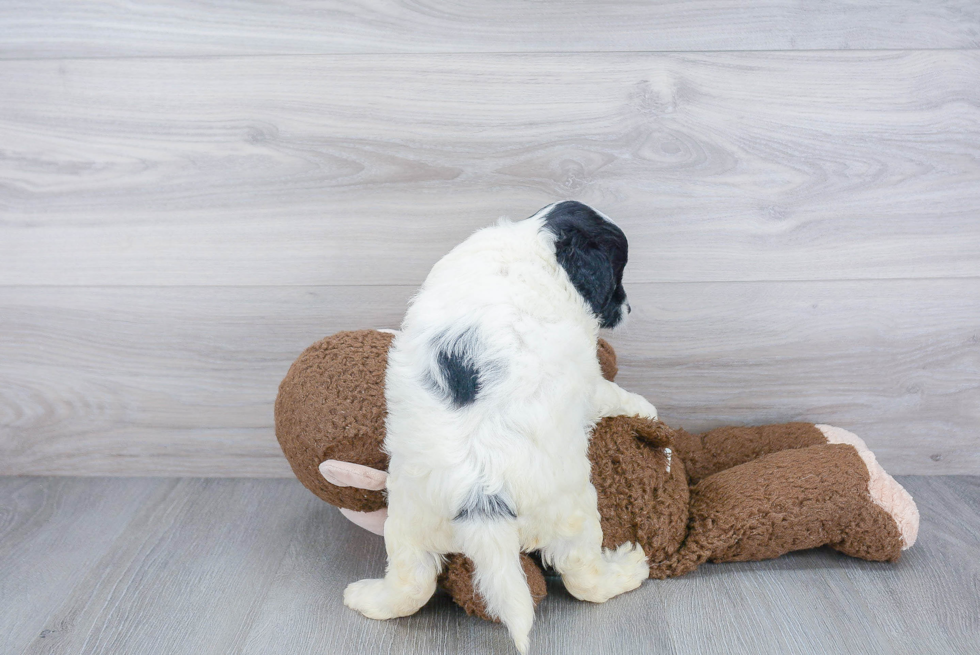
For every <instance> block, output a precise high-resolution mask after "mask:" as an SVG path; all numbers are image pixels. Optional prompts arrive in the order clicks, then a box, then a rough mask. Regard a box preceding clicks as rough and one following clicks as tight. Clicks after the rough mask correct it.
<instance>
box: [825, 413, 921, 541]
mask: <svg viewBox="0 0 980 655" xmlns="http://www.w3.org/2000/svg"><path fill="white" fill-rule="evenodd" d="M816 427H817V429H818V430H820V431H821V432H823V434H824V436H825V437H826V438H827V443H832V444H837V443H843V444H848V445H850V446H853V447H854V449H855V450H857V451H858V455H860V456H861V459H862V460H864V463H865V465H866V466H867V467H868V475H869V480H868V493H869V494H870V495H871V500H873V501H874V504H875V505H877V506H878V507H880V508H881V509H883V510H885V511H886V512H888V514H889V515H890V516H891V517H892V519H894V521H895V524H896V525H897V526H898V531H899V533H900V534H901V537H902V550H907V549H909V548H911V547H912V545H913V544H914V543H915V539H916V537H917V536H918V534H919V510H918V508H917V507H916V506H915V501H914V500H912V496H911V495H909V492H907V491H906V490H905V488H904V487H902V485H900V484H899V483H898V482H896V481H895V478H893V477H892V476H890V475H888V473H887V472H886V471H885V469H883V468H881V464H879V463H878V461H877V459H875V456H874V453H873V452H871V450H870V449H869V448H868V446H867V444H865V443H864V441H863V440H862V439H861V438H860V437H858V436H857V435H856V434H854V433H853V432H848V431H847V430H845V429H843V428H838V427H834V426H832V425H817V426H816Z"/></svg>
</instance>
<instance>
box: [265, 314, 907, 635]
mask: <svg viewBox="0 0 980 655" xmlns="http://www.w3.org/2000/svg"><path fill="white" fill-rule="evenodd" d="M392 338H393V333H392V332H390V331H377V330H361V331H356V332H340V333H338V334H335V335H333V336H331V337H327V338H326V339H323V340H321V341H319V342H317V343H315V344H313V345H312V346H310V347H309V348H307V349H306V351H304V352H303V354H301V355H300V356H299V358H298V359H297V360H296V361H295V362H294V363H293V365H292V367H291V368H290V369H289V372H288V373H287V375H286V378H285V379H284V380H283V381H282V384H281V385H280V387H279V395H278V397H277V398H276V408H275V413H276V417H275V418H276V436H277V437H278V439H279V443H280V445H281V446H282V450H283V453H285V455H286V458H287V459H288V460H289V463H290V465H291V466H292V469H293V472H294V473H295V474H296V477H297V478H299V480H300V481H301V482H302V483H303V485H305V486H306V487H307V488H308V489H309V490H310V491H312V492H313V493H314V494H316V495H317V496H319V497H320V498H322V499H323V500H325V501H327V502H328V503H330V504H331V505H335V506H336V507H338V508H340V511H341V512H342V513H343V514H344V515H345V516H346V517H347V518H349V519H350V520H352V521H353V522H354V523H356V524H358V525H360V526H362V527H364V528H366V529H368V530H371V531H372V532H375V533H377V534H382V533H383V525H384V519H385V498H384V493H383V490H384V487H385V478H386V475H387V474H386V473H385V470H386V468H387V464H388V462H387V456H386V455H385V453H384V451H383V450H382V443H383V441H384V434H385V426H384V418H385V401H384V376H385V367H386V364H387V353H388V347H389V345H390V344H391V340H392ZM597 356H598V358H599V362H600V364H601V366H602V371H603V375H604V376H605V377H606V378H607V379H609V380H612V379H613V378H614V377H615V375H616V372H617V367H616V353H615V351H614V350H613V349H612V347H611V346H610V345H609V344H608V343H606V342H605V341H603V340H602V339H600V340H599V347H598V353H597ZM589 459H590V461H591V462H592V484H593V485H594V486H595V488H596V492H597V493H598V498H599V514H600V516H601V523H602V531H603V546H604V547H606V548H616V547H617V546H619V545H620V544H622V543H624V542H627V541H630V542H634V543H637V544H639V545H640V546H641V547H642V548H643V552H644V553H645V554H646V556H647V560H648V562H649V564H650V577H651V578H657V579H662V578H667V577H670V576H677V575H683V574H685V573H688V572H690V571H693V570H694V569H696V568H697V567H698V566H699V565H700V564H702V563H704V562H709V561H710V562H732V561H745V560H761V559H768V558H772V557H778V556H779V555H782V554H784V553H787V552H790V551H794V550H801V549H804V548H814V547H817V546H823V545H829V546H830V547H832V548H835V549H837V550H839V551H841V552H843V553H846V554H847V555H851V556H853V557H860V558H862V559H868V560H877V561H895V560H897V559H898V558H899V555H900V554H901V551H902V550H904V549H906V548H909V547H910V546H912V544H913V543H914V542H915V538H916V534H917V532H918V526H919V514H918V510H917V509H916V506H915V503H914V502H913V500H912V497H911V496H910V495H909V494H908V492H906V491H905V489H903V488H902V487H901V485H899V484H898V483H897V482H896V481H895V480H894V479H893V478H892V477H891V476H890V475H888V473H886V472H885V471H884V470H883V469H882V468H881V466H880V465H879V464H878V463H877V461H875V456H874V454H873V453H872V452H871V451H870V450H868V447H867V446H866V445H865V444H864V442H863V441H862V440H861V439H859V438H858V437H857V436H855V435H854V434H852V433H850V432H848V431H846V430H843V429H841V428H835V427H832V426H828V425H814V424H811V423H786V424H782V425H764V426H759V427H743V428H738V427H727V428H719V429H717V430H712V431H710V432H707V433H705V434H700V435H692V434H689V433H687V432H685V431H684V430H679V429H678V430H673V429H671V428H669V427H667V426H666V425H665V424H663V423H661V422H659V421H651V420H647V419H640V418H635V417H625V416H618V417H612V418H605V419H602V420H601V421H600V422H599V423H598V424H597V425H596V427H595V430H594V431H593V435H592V439H591V441H590V446H589ZM522 557H523V565H524V571H525V574H526V575H527V580H528V584H529V586H530V588H531V593H532V596H533V597H534V598H535V602H536V603H537V602H538V601H540V599H542V598H543V597H544V595H545V581H544V577H543V575H542V571H541V567H540V564H539V562H537V561H536V560H534V559H532V558H531V557H528V556H527V555H523V556H522ZM472 573H473V568H472V563H470V562H469V561H468V560H467V559H466V558H465V557H463V556H462V555H451V556H449V557H448V558H447V562H446V566H445V568H444V570H443V572H442V574H441V576H440V578H439V584H440V585H441V586H442V587H443V588H444V589H446V590H447V591H448V592H449V593H450V594H451V595H452V597H453V599H454V600H455V601H456V602H457V603H458V604H459V605H461V606H462V607H463V608H464V609H465V610H466V611H467V612H468V613H470V614H476V615H478V616H481V617H483V618H488V619H491V620H492V617H490V616H488V615H487V613H486V611H485V608H484V606H483V602H482V600H481V598H480V597H479V595H478V594H477V593H476V591H475V589H474V587H473V582H472Z"/></svg>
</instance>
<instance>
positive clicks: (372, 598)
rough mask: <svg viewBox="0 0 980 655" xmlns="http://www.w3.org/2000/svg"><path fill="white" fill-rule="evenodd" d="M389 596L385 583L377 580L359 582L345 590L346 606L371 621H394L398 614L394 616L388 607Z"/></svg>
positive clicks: (351, 584)
mask: <svg viewBox="0 0 980 655" xmlns="http://www.w3.org/2000/svg"><path fill="white" fill-rule="evenodd" d="M386 600H387V594H386V593H385V581H384V580H383V579H377V580H358V581H357V582H352V583H350V584H349V585H347V589H344V605H346V606H347V607H349V608H351V609H352V610H357V611H358V612H360V613H361V614H363V615H364V616H366V617H368V618H369V619H378V620H382V621H383V620H385V619H393V618H395V617H396V616H398V615H397V614H393V613H392V611H391V608H390V607H389V606H388V603H387V602H386Z"/></svg>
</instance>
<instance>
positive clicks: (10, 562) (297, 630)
mask: <svg viewBox="0 0 980 655" xmlns="http://www.w3.org/2000/svg"><path fill="white" fill-rule="evenodd" d="M901 482H902V483H903V484H904V485H905V486H906V487H907V488H908V489H909V491H910V492H911V493H912V494H913V495H914V496H915V499H916V501H917V503H918V505H919V508H920V510H921V512H922V519H923V521H922V529H921V532H920V537H919V542H918V543H917V544H916V546H915V547H914V548H913V549H912V550H910V551H908V552H907V553H906V554H905V555H904V556H903V558H902V560H901V561H900V562H899V563H898V564H895V565H890V564H878V563H869V562H863V561H859V560H854V559H850V558H847V557H844V556H842V555H840V554H838V553H836V552H833V551H830V550H828V549H819V550H815V551H806V552H801V553H797V554H792V555H789V556H785V557H782V558H780V559H777V560H772V561H769V562H754V563H744V564H724V565H707V566H705V567H703V568H702V569H701V570H699V571H697V572H696V573H694V574H692V575H690V576H687V577H684V578H678V579H674V580H667V581H662V582H653V581H648V582H647V583H645V584H644V585H643V586H642V587H641V588H640V589H639V590H637V591H634V592H631V593H629V594H627V595H625V596H622V597H619V598H617V599H614V600H612V601H610V602H609V603H607V604H605V605H602V606H595V605H589V604H585V603H581V602H578V601H575V600H574V599H572V598H571V597H569V596H568V595H567V594H566V593H564V591H563V589H562V588H561V584H560V582H553V583H552V584H551V588H550V596H549V597H548V598H547V599H546V600H545V601H544V603H543V605H542V606H541V607H540V608H539V610H538V613H537V623H536V626H535V628H534V631H533V633H532V653H549V654H550V653H588V654H590V655H602V654H607V653H608V654H617V655H619V654H623V653H676V654H681V653H746V654H752V655H755V654H758V653H773V654H779V655H788V654H792V653H812V654H827V653H841V654H845V653H846V654H849V655H850V654H856V653H860V654H865V653H883V654H884V653H895V654H898V653H908V654H909V655H921V654H923V653H943V654H944V655H948V654H954V653H975V652H976V644H977V643H978V639H980V545H978V537H977V535H978V534H980V478H977V477H904V478H901ZM383 566H384V550H383V543H382V541H381V539H380V538H379V537H375V536H373V535H370V534H367V533H366V532H364V531H361V530H360V529H358V528H355V527H354V526H352V525H351V524H349V523H348V522H347V521H346V520H345V519H343V518H342V517H341V516H340V515H339V513H338V512H337V511H336V510H335V509H334V508H332V507H330V506H328V505H326V504H324V503H323V502H322V501H320V500H318V499H317V498H315V497H314V496H312V495H311V494H310V493H309V492H307V491H306V490H305V489H303V488H302V487H301V486H300V485H299V483H298V482H296V481H295V480H292V479H286V480H254V479H253V480H248V479H239V480H235V479H193V478H183V479H176V478H173V479H168V478H69V477H6V478H0V653H5V654H6V653H11V654H13V653H51V654H54V653H64V654H71V655H80V654H87V653H112V654H113V655H123V654H128V653H132V654H134V655H135V654H139V655H151V654H155V653H161V654H164V653H165V654H168V655H176V654H180V653H189V654H195V655H196V654H199V653H215V654H216V653H256V654H261V655H269V654H274V653H284V654H285V653H290V654H292V653H304V652H316V653H330V654H331V655H333V654H343V653H357V654H360V653H378V652H389V653H454V654H455V653H471V652H499V653H508V652H513V651H512V650H511V644H510V642H509V640H508V638H507V635H506V632H505V630H504V629H503V628H501V627H499V626H494V625H490V624H487V623H484V622H482V621H480V620H477V619H473V618H470V617H467V616H466V615H465V614H464V613H463V612H462V610H459V609H458V608H457V607H456V606H455V605H453V604H452V603H451V602H450V601H449V600H448V598H447V597H445V596H437V597H436V598H434V599H433V600H432V601H431V602H430V603H429V605H427V606H426V607H425V608H423V610H422V611H420V612H419V613H418V614H416V615H415V616H412V617H409V618H405V619H400V620H396V621H391V622H375V621H370V620H368V619H364V618H362V617H361V616H359V615H357V614H355V613H353V612H351V611H349V610H347V609H346V608H344V607H343V605H342V602H341V593H342V591H343V589H344V586H345V585H346V584H347V583H348V582H350V581H352V580H355V579H358V578H361V577H365V576H377V575H380V574H381V573H382V570H383Z"/></svg>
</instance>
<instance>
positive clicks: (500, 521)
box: [453, 496, 534, 654]
mask: <svg viewBox="0 0 980 655" xmlns="http://www.w3.org/2000/svg"><path fill="white" fill-rule="evenodd" d="M481 501H482V502H481ZM467 505H468V507H472V505H471V504H470V503H468V504H467ZM453 526H454V527H455V532H456V539H457V542H458V543H459V545H460V550H462V552H463V554H464V555H466V556H467V557H469V558H470V559H471V560H472V561H473V565H474V571H473V581H474V583H475V584H476V590H477V591H478V592H479V594H480V596H482V597H483V601H484V603H485V604H486V607H487V613H489V614H490V615H491V616H496V617H497V618H499V619H500V621H501V622H502V623H503V624H504V625H505V626H507V630H508V631H509V632H510V636H511V638H512V639H513V640H514V645H515V646H517V650H518V651H520V652H521V653H522V654H523V653H527V649H528V645H529V643H530V640H529V637H528V635H529V634H530V632H531V624H532V623H533V622H534V601H533V599H532V598H531V590H530V589H529V588H528V586H527V577H526V576H525V575H524V569H523V567H521V544H520V539H519V538H518V535H517V520H516V516H515V514H514V512H513V510H511V509H510V507H509V506H508V505H507V504H506V503H504V502H503V501H501V500H500V499H499V496H483V497H482V498H481V499H479V501H478V502H477V503H476V507H475V508H473V509H468V508H464V509H463V510H461V511H460V513H459V515H458V516H457V517H456V518H455V519H454V520H453Z"/></svg>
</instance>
